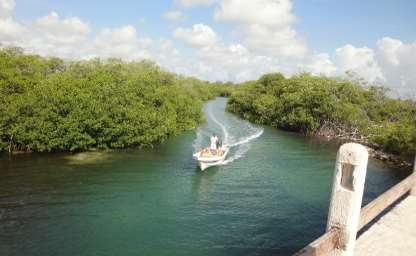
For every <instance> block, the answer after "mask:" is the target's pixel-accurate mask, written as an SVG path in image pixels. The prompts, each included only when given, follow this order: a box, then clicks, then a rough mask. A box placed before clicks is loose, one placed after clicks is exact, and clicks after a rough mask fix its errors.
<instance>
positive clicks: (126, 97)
mask: <svg viewBox="0 0 416 256" xmlns="http://www.w3.org/2000/svg"><path fill="white" fill-rule="evenodd" d="M227 88H230V84H223V83H219V82H217V83H210V82H205V81H201V80H198V79H196V78H192V77H184V76H178V75H175V74H173V73H170V72H167V71H164V70H162V69H160V68H159V67H158V66H157V65H156V64H155V63H153V62H151V61H147V60H144V61H139V62H134V61H132V62H125V61H122V60H119V59H106V60H100V59H92V60H88V61H64V60H61V59H59V58H44V57H40V56H38V55H29V54H25V53H24V51H23V49H21V48H13V47H11V48H4V49H1V50H0V152H10V153H13V152H14V153H23V152H64V151H65V152H67V151H68V152H80V151H93V150H109V149H120V148H134V147H148V146H152V145H154V144H156V143H160V142H163V141H164V140H165V139H166V138H167V137H168V136H170V135H175V134H178V133H179V132H181V131H185V130H189V129H193V128H195V127H196V126H197V125H198V124H200V123H201V122H202V121H203V120H204V117H203V113H202V104H203V102H204V101H206V100H208V99H212V98H214V97H216V96H227V95H228V89H227Z"/></svg>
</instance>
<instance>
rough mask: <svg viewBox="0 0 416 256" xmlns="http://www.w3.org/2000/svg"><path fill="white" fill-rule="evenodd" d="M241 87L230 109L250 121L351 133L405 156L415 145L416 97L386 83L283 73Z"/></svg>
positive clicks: (302, 129)
mask: <svg viewBox="0 0 416 256" xmlns="http://www.w3.org/2000/svg"><path fill="white" fill-rule="evenodd" d="M238 88H239V89H238V90H236V91H235V93H233V94H232V96H231V97H230V98H229V101H228V106H227V109H228V110H229V111H230V112H233V113H236V114H238V115H240V116H242V117H243V118H245V119H248V120H250V121H252V122H255V123H260V124H268V125H271V126H273V127H276V128H281V129H285V130H290V131H296V132H302V133H305V134H320V135H325V136H328V137H340V138H346V139H353V140H356V141H359V142H361V143H365V144H367V145H370V146H372V147H375V148H378V149H383V150H384V151H386V152H390V153H394V154H401V155H403V156H413V155H414V153H415V151H416V103H415V102H414V101H411V100H398V99H392V98H389V97H387V96H386V91H385V90H384V89H383V88H380V87H374V86H370V87H365V88H364V87H362V86H361V85H360V84H359V83H357V82H353V81H346V80H342V79H337V78H328V77H319V76H312V75H309V74H300V75H296V76H294V77H292V78H289V79H286V78H285V77H284V76H283V75H282V74H279V73H272V74H267V75H264V76H262V77H261V78H260V79H259V80H257V81H249V82H246V83H244V84H242V85H241V86H239V87H238Z"/></svg>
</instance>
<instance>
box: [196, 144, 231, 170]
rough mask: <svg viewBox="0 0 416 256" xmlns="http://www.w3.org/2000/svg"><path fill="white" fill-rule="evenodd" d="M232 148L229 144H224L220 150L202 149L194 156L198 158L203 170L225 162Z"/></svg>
mask: <svg viewBox="0 0 416 256" xmlns="http://www.w3.org/2000/svg"><path fill="white" fill-rule="evenodd" d="M229 150H230V149H229V148H228V147H227V146H222V147H221V148H220V149H218V150H214V151H213V150H210V149H209V148H205V149H202V150H200V151H198V152H196V153H195V154H194V155H193V156H194V159H196V160H198V162H199V167H200V168H201V171H203V170H205V169H206V168H208V167H211V166H215V165H220V164H222V163H223V162H224V160H225V158H226V157H227V154H228V151H229Z"/></svg>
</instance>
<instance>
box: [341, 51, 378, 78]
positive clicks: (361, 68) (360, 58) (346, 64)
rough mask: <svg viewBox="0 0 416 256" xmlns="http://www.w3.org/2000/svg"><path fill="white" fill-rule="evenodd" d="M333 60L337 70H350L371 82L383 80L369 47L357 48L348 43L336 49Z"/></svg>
mask: <svg viewBox="0 0 416 256" xmlns="http://www.w3.org/2000/svg"><path fill="white" fill-rule="evenodd" d="M334 60H335V65H336V67H337V68H338V72H341V73H343V72H346V71H352V72H354V73H356V74H358V75H359V76H361V77H362V78H364V79H366V80H367V81H369V82H371V83H373V82H375V81H377V80H384V76H383V74H382V72H381V70H380V67H379V66H378V63H377V61H376V59H375V56H374V51H373V50H372V49H370V48H367V47H362V48H357V47H354V46H352V45H350V44H348V45H345V46H343V47H341V48H338V49H336V51H335V58H334Z"/></svg>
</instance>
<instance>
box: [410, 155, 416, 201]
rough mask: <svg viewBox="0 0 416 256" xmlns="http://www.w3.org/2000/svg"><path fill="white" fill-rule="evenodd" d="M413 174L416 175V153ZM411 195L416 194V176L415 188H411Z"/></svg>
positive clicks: (415, 180) (415, 179) (414, 180)
mask: <svg viewBox="0 0 416 256" xmlns="http://www.w3.org/2000/svg"><path fill="white" fill-rule="evenodd" d="M413 176H416V155H415V160H414V162H413ZM410 195H411V196H416V177H415V178H414V179H413V188H412V189H411V190H410Z"/></svg>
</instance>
